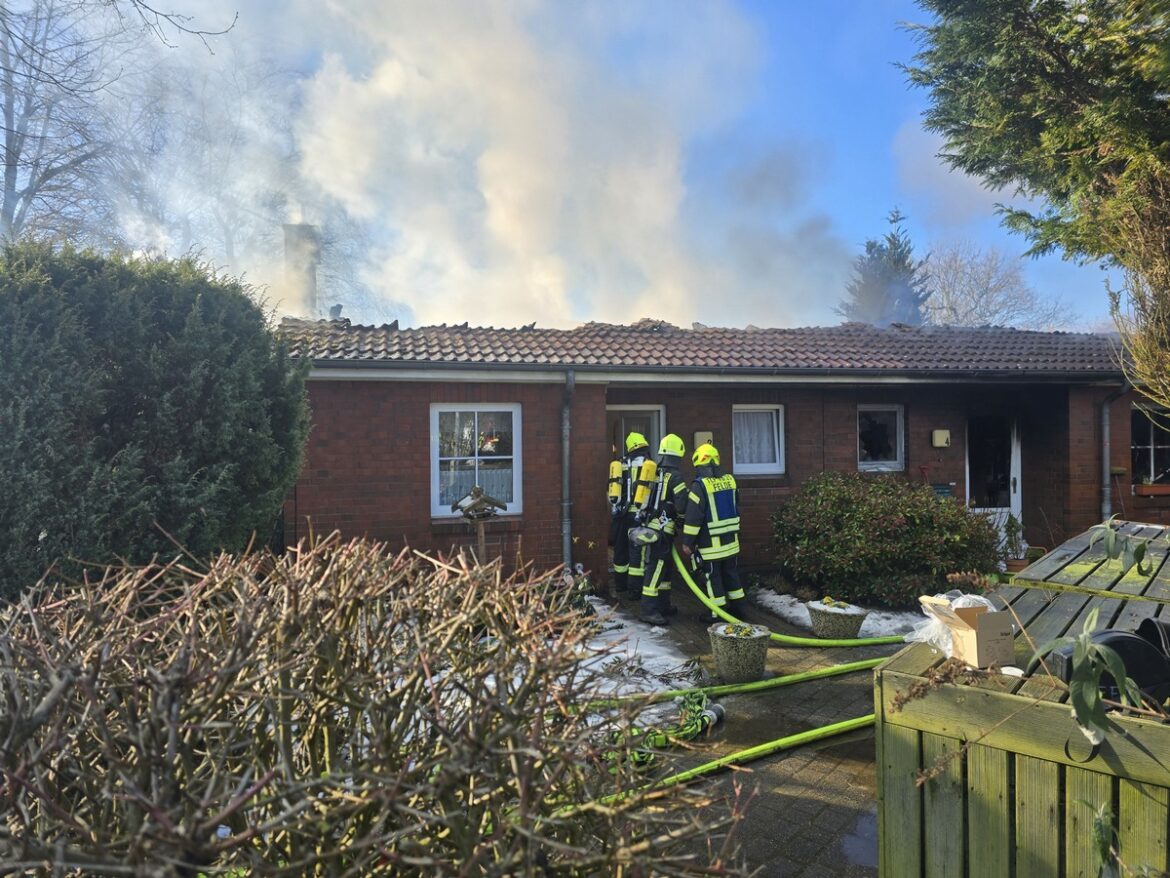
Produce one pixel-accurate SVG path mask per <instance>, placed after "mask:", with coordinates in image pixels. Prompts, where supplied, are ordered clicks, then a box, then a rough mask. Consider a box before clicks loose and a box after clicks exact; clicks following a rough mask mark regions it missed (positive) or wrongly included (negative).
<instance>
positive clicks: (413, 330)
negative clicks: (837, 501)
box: [279, 317, 1121, 380]
mask: <svg viewBox="0 0 1170 878" xmlns="http://www.w3.org/2000/svg"><path fill="white" fill-rule="evenodd" d="M279 331H280V334H281V335H282V336H283V337H284V338H285V339H287V341H288V343H289V346H290V349H291V352H292V354H293V356H295V357H308V358H311V359H312V360H313V362H314V365H316V366H317V367H320V368H328V367H331V366H332V367H344V366H348V367H354V366H368V367H372V368H394V367H403V366H412V367H426V366H443V367H453V366H463V367H475V368H483V367H501V368H504V367H512V368H516V367H521V368H540V367H544V368H556V369H564V368H575V369H582V370H589V369H596V370H606V371H609V370H622V371H655V372H657V371H663V370H670V371H680V370H681V371H688V372H710V371H718V372H727V371H733V372H734V371H742V372H745V373H748V372H750V373H759V372H765V373H792V374H800V373H813V372H816V373H821V372H826V371H833V372H844V373H858V374H864V373H904V374H907V375H951V374H967V375H972V376H973V375H975V374H981V375H998V376H1003V377H1008V376H1012V375H1017V376H1020V377H1025V376H1029V377H1040V376H1062V377H1070V378H1071V377H1078V376H1079V377H1082V378H1083V379H1086V380H1093V379H1096V380H1100V379H1109V378H1120V377H1121V369H1120V367H1119V365H1118V350H1119V345H1118V342H1117V340H1116V338H1114V337H1111V336H1108V335H1102V334H1093V333H1073V332H1033V331H1028V330H1021V329H1012V328H1006V327H999V326H983V327H957V326H905V325H902V324H894V325H892V326H888V327H881V328H879V327H874V326H870V325H868V324H862V323H844V324H841V325H839V326H817V327H805V328H799V329H761V328H757V327H748V328H746V329H726V328H718V327H709V326H703V325H701V324H694V325H693V326H692V327H691V328H689V329H684V328H681V327H678V326H675V325H673V324H670V323H667V322H666V321H663V320H652V319H643V320H639V321H638V322H637V323H634V324H631V325H618V324H611V323H593V322H591V323H586V324H583V325H582V326H578V327H577V328H575V329H538V328H537V327H536V325H535V324H529V325H528V326H524V327H520V328H517V329H497V328H495V327H490V326H489V327H476V326H468V325H467V324H466V323H464V324H460V325H451V326H448V325H446V324H442V325H439V326H419V327H409V328H400V327H399V326H398V323H397V321H395V322H394V323H390V324H386V325H383V326H357V325H352V324H351V323H350V322H349V320H347V319H341V320H316V321H309V320H297V319H294V318H289V317H286V318H285V319H284V320H283V322H282V323H281V324H280V328H279Z"/></svg>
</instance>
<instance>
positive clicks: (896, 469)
mask: <svg viewBox="0 0 1170 878" xmlns="http://www.w3.org/2000/svg"><path fill="white" fill-rule="evenodd" d="M857 471H858V472H859V473H904V472H906V465H905V464H901V463H872V464H864V463H859V464H858V465H857Z"/></svg>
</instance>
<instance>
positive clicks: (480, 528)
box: [475, 518, 487, 567]
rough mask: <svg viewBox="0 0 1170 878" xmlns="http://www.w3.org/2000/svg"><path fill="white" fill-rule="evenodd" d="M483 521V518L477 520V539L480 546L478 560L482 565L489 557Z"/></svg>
mask: <svg viewBox="0 0 1170 878" xmlns="http://www.w3.org/2000/svg"><path fill="white" fill-rule="evenodd" d="M483 522H484V520H483V519H482V518H477V519H476V520H475V541H476V545H477V546H478V547H479V557H478V558H477V559H476V560H477V561H479V563H480V566H481V567H482V566H483V565H484V564H486V563H487V561H486V560H485V559H486V558H487V540H486V539H485V538H484V534H483Z"/></svg>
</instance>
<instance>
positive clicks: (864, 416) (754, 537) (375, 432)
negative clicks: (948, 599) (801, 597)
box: [281, 319, 1170, 571]
mask: <svg viewBox="0 0 1170 878" xmlns="http://www.w3.org/2000/svg"><path fill="white" fill-rule="evenodd" d="M281 332H282V334H283V335H284V336H285V337H286V338H287V339H288V341H289V344H290V347H291V350H292V352H293V354H294V356H297V357H308V358H311V359H312V361H313V368H312V371H311V373H310V376H309V384H308V387H309V398H310V403H311V407H312V413H313V429H312V432H311V434H310V436H309V441H308V448H307V451H306V461H305V465H304V469H303V471H302V473H301V477H300V479H299V481H298V482H297V484H296V487H295V489H294V490H293V492H292V493H291V494H290V496H289V498H288V502H287V503H286V506H285V520H284V527H285V541H286V542H287V543H293V542H296V540H298V539H300V538H302V537H304V536H305V535H306V534H307V533H308V532H309V529H310V528H312V530H313V531H315V532H316V533H329V532H331V531H333V530H334V529H337V530H340V531H341V532H342V533H343V534H345V535H368V536H370V537H374V538H377V539H382V540H387V541H389V542H390V543H392V544H395V545H401V544H409V545H411V546H413V547H415V548H418V549H426V550H449V549H451V548H452V547H454V546H459V545H468V546H470V545H473V544H474V536H473V535H472V533H471V532H470V531H469V528H468V526H467V524H466V523H465V522H464V521H463V519H462V518H460V517H459V516H458V515H455V514H452V513H451V509H450V505H451V503H452V502H453V501H454V500H456V499H458V498H459V497H460V496H462V495H463V494H465V493H466V491H467V490H468V489H469V488H470V487H471V486H472V485H473V484H475V483H476V482H479V483H480V484H482V485H483V486H484V488H485V490H486V491H487V493H489V494H491V495H493V496H495V497H498V498H500V499H502V500H504V501H506V502H507V503H508V509H507V510H506V512H505V513H504V514H502V515H501V516H500V517H499V518H496V519H494V520H492V521H491V522H489V523H488V525H487V535H488V550H489V553H490V554H497V553H498V554H500V555H502V556H503V557H504V558H505V560H506V561H507V562H508V563H509V564H511V563H514V561H515V559H517V558H520V559H522V560H523V561H528V562H535V563H536V564H537V565H541V566H551V565H555V564H559V563H561V562H562V560H564V559H565V557H566V555H571V558H572V560H573V561H574V562H578V561H579V562H582V563H584V564H585V566H586V567H587V568H588V569H591V570H594V571H598V570H604V569H605V565H606V544H605V539H606V532H607V525H608V509H607V505H606V501H605V487H606V477H607V466H608V463H609V461H610V459H611V456H612V455H613V451H614V449H615V448H620V447H621V444H622V437H624V435H625V433H626V432H628V431H629V430H631V429H637V430H640V431H641V432H643V433H644V434H646V436H647V437H648V438H649V439H650V441H651V443H652V446H653V447H654V448H657V443H658V439H659V438H660V437H661V436H662V435H663V434H664V433H667V432H673V433H678V434H679V435H680V436H682V437H683V439H684V440H685V441H686V444H687V449H688V452H689V451H690V450H692V449H693V448H694V447H695V443H696V442H698V441H702V440H703V439H705V438H708V437H709V438H710V439H711V440H712V441H713V442H714V444H715V445H716V446H717V447H718V448H719V449H720V451H721V453H722V456H723V461H724V464H725V467H726V468H728V469H730V470H731V471H732V472H734V473H735V474H736V476H737V480H738V482H739V485H740V489H741V497H742V517H743V521H744V533H743V542H744V550H743V551H744V554H743V563H744V565H745V566H749V567H750V566H757V567H766V566H768V564H769V561H770V557H771V536H770V532H769V522H768V519H769V515H770V513H771V512H772V510H773V509H774V508H775V507H776V505H777V504H778V503H780V502H781V501H782V500H783V498H784V497H785V496H787V495H788V494H790V493H792V492H793V491H794V490H796V489H797V488H798V487H799V486H800V484H801V483H802V482H803V481H804V480H805V479H807V478H808V477H810V476H811V475H813V474H815V473H818V472H821V471H823V470H844V471H862V472H874V473H878V472H886V473H895V474H898V475H900V476H901V477H903V478H906V479H909V480H912V481H917V482H924V483H929V484H931V485H933V486H934V487H935V489H936V490H937V491H938V492H939V493H940V494H946V495H951V496H954V497H955V498H957V499H958V500H959V501H960V502H964V503H967V504H968V505H969V506H971V507H973V508H977V509H987V510H991V511H993V512H994V513H995V514H997V515H1000V516H1004V515H1006V512H1007V511H1009V510H1010V511H1013V512H1015V514H1016V515H1017V516H1018V517H1019V518H1020V519H1021V520H1022V522H1023V524H1024V528H1025V537H1026V538H1027V540H1028V541H1029V542H1030V543H1032V544H1034V545H1043V546H1053V545H1056V544H1058V543H1059V542H1061V541H1063V540H1064V539H1066V538H1067V537H1068V536H1070V535H1072V534H1074V533H1077V532H1079V531H1081V530H1083V529H1085V528H1086V527H1088V526H1089V525H1091V524H1093V523H1095V522H1098V521H1100V520H1101V519H1102V517H1103V516H1104V515H1107V514H1109V513H1111V512H1118V513H1122V514H1124V515H1126V516H1128V517H1131V518H1140V519H1144V520H1151V521H1163V520H1168V516H1167V515H1166V513H1168V512H1170V497H1167V498H1158V497H1145V496H1135V494H1134V490H1133V488H1132V485H1133V484H1134V483H1137V482H1140V481H1141V480H1142V478H1143V476H1144V477H1151V478H1152V477H1155V476H1156V475H1157V474H1158V472H1160V471H1162V470H1170V433H1164V432H1162V431H1161V430H1160V429H1159V428H1156V427H1152V426H1151V425H1150V424H1149V422H1148V421H1147V420H1146V419H1145V417H1144V415H1142V414H1140V413H1137V412H1136V410H1135V408H1134V403H1135V401H1134V395H1133V394H1132V392H1127V388H1126V385H1125V382H1124V377H1123V375H1122V372H1121V370H1120V368H1119V367H1118V365H1117V360H1116V353H1115V348H1116V342H1115V341H1113V340H1111V339H1110V338H1109V337H1107V336H1102V335H1090V334H1074V333H1042V332H1026V331H1022V330H1015V329H1004V328H991V327H984V328H957V327H907V326H898V325H895V326H891V327H888V328H881V329H879V328H874V327H871V326H865V325H861V324H845V325H841V326H836V327H818V328H805V329H756V328H751V327H749V328H747V329H717V328H709V327H704V326H700V325H696V326H695V327H694V328H691V329H682V328H678V327H676V326H672V325H671V324H669V323H666V322H663V321H658V320H649V319H647V320H641V321H639V322H638V323H636V324H633V325H629V326H619V325H610V324H602V323H588V324H585V325H583V326H581V327H578V328H576V329H571V330H560V329H537V328H536V327H535V325H529V326H525V327H523V328H519V329H494V328H477V327H468V326H467V325H466V324H464V325H462V326H446V325H443V326H428V327H419V328H408V329H400V328H399V327H398V326H397V324H396V323H394V324H390V325H386V326H380V327H370V326H354V325H350V323H349V321H348V320H334V321H317V322H308V321H296V320H291V319H287V320H285V322H284V323H283V324H282V326H281ZM1106 458H1108V464H1105V463H1104V460H1105V459H1106ZM565 461H567V462H568V466H567V472H566V467H565V466H564V462H565ZM1155 467H1158V470H1155V469H1154V468H1155ZM1135 470H1136V472H1135Z"/></svg>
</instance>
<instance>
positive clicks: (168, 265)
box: [0, 244, 308, 597]
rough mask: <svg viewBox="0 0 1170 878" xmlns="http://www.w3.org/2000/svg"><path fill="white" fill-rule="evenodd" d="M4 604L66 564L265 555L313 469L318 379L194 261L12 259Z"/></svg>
mask: <svg viewBox="0 0 1170 878" xmlns="http://www.w3.org/2000/svg"><path fill="white" fill-rule="evenodd" d="M0 374H2V375H4V381H2V382H0V482H2V484H3V490H0V534H4V539H3V540H2V541H0V596H8V597H12V596H14V595H16V594H17V593H19V591H20V590H21V589H23V588H25V587H27V586H29V585H31V584H33V583H34V582H35V581H36V580H37V579H38V578H39V577H40V576H41V575H42V573H43V572H44V571H45V569H46V568H47V567H48V566H49V565H51V564H53V563H57V564H59V565H60V566H61V567H62V568H63V569H64V571H65V572H68V573H75V572H77V571H78V570H79V569H80V568H81V567H82V566H83V564H88V563H102V562H108V561H114V560H117V559H126V560H129V561H136V562H137V561H147V560H150V558H151V557H152V556H154V555H156V554H161V555H165V556H168V557H173V556H174V555H175V554H176V553H177V552H178V551H179V550H178V549H177V547H176V546H175V542H174V541H177V542H178V543H180V544H181V545H183V546H184V547H185V548H186V549H187V550H189V551H190V552H191V553H192V554H194V555H195V556H196V557H200V556H206V555H207V554H209V553H211V552H213V551H215V550H217V549H221V548H224V549H231V550H238V549H242V548H243V547H244V546H245V545H246V544H247V543H248V541H249V540H250V539H252V538H253V535H255V537H256V539H257V540H258V541H259V542H260V543H261V544H265V543H266V542H267V541H268V539H269V537H270V535H271V534H272V529H273V525H274V523H275V521H276V515H277V513H278V511H279V509H280V507H281V504H282V502H283V499H284V495H285V493H286V491H287V490H288V489H289V488H290V487H291V485H292V483H293V481H294V480H295V478H296V476H297V473H298V471H299V469H300V462H301V454H302V449H303V445H304V439H305V436H306V433H307V429H308V412H307V404H306V400H305V389H304V369H303V367H301V366H298V365H296V364H295V363H293V362H292V361H290V360H289V358H288V356H287V354H286V351H285V348H284V345H283V344H282V343H281V342H280V341H278V340H277V339H276V338H275V337H274V335H273V334H272V332H271V331H270V329H269V326H268V324H267V321H266V319H265V315H264V313H263V312H262V311H261V310H260V308H259V307H257V306H256V304H255V303H254V302H253V301H252V300H251V299H250V298H249V296H248V295H247V292H246V290H245V289H244V288H243V287H242V286H241V285H240V284H239V283H237V282H235V281H231V280H225V279H221V278H217V277H215V276H213V275H212V274H210V273H209V272H208V270H206V269H205V268H203V267H201V266H199V265H197V264H195V263H193V262H191V261H189V260H183V261H178V262H172V261H162V260H158V261H153V260H152V261H145V260H134V259H123V258H117V257H103V256H98V255H95V254H92V253H79V252H75V251H72V250H62V251H53V250H51V249H49V248H47V247H43V246H39V245H28V244H22V245H13V246H9V247H7V248H6V249H5V250H4V251H3V253H2V254H0Z"/></svg>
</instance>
